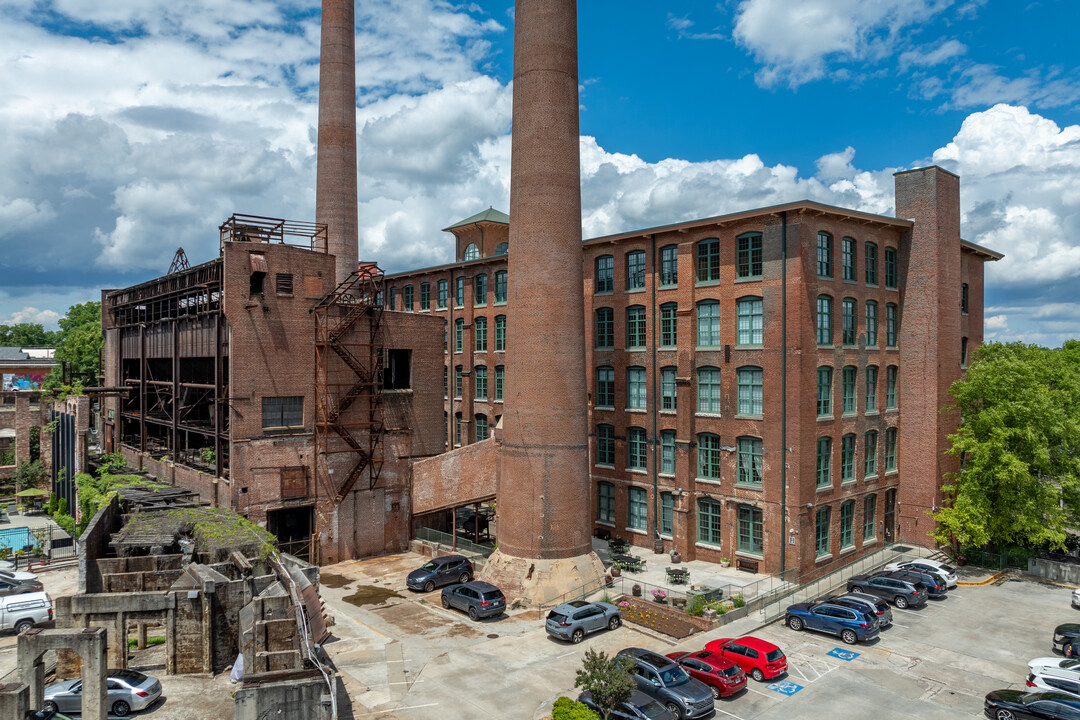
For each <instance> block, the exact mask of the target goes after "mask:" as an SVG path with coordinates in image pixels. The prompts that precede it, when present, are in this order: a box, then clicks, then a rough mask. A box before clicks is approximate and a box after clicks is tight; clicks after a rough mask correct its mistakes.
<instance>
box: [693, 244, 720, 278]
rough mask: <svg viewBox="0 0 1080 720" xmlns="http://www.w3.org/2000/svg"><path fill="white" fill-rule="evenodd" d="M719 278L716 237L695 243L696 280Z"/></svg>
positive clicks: (718, 246) (718, 255) (718, 249)
mask: <svg viewBox="0 0 1080 720" xmlns="http://www.w3.org/2000/svg"><path fill="white" fill-rule="evenodd" d="M719 279H720V241H719V240H717V239H716V238H710V239H708V240H702V241H701V242H699V243H698V244H697V280H698V282H709V281H710V280H719Z"/></svg>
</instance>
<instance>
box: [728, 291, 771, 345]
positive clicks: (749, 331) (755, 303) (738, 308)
mask: <svg viewBox="0 0 1080 720" xmlns="http://www.w3.org/2000/svg"><path fill="white" fill-rule="evenodd" d="M764 327H765V323H764V315H763V314H762V311H761V298H759V297H744V298H739V299H738V301H736V303H735V330H736V333H735V344H736V345H761V343H762V342H763V340H762V335H763V332H764Z"/></svg>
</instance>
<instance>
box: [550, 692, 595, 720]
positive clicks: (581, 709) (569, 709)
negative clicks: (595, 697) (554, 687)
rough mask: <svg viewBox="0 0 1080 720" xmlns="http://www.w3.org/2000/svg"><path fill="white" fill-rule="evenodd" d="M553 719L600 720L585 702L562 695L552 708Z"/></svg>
mask: <svg viewBox="0 0 1080 720" xmlns="http://www.w3.org/2000/svg"><path fill="white" fill-rule="evenodd" d="M551 720H600V716H599V715H597V714H596V713H594V712H593V711H592V710H590V709H589V708H588V707H587V706H586V705H585V704H584V703H579V702H575V701H573V700H571V699H570V698H568V697H561V698H559V699H557V700H556V701H555V704H554V705H553V706H552V708H551Z"/></svg>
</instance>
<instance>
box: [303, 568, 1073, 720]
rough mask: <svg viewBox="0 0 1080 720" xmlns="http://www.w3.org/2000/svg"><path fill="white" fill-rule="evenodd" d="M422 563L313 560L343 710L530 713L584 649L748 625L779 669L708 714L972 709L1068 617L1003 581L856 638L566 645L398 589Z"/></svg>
mask: <svg viewBox="0 0 1080 720" xmlns="http://www.w3.org/2000/svg"><path fill="white" fill-rule="evenodd" d="M419 564H421V558H420V557H419V556H417V555H408V554H406V555H398V556H391V557H388V558H376V559H372V560H368V561H358V562H353V563H344V564H342V565H339V566H334V567H330V568H324V573H325V574H328V576H329V577H328V579H329V580H330V582H329V583H327V584H326V585H325V586H324V588H323V596H324V599H325V600H326V602H327V608H328V611H329V612H331V613H332V614H334V615H335V618H336V621H337V622H336V625H335V626H334V627H333V628H332V630H333V632H334V635H335V637H336V638H337V639H335V640H333V641H331V642H330V643H328V644H327V650H328V651H329V652H330V654H331V656H332V657H333V658H334V660H335V662H336V663H337V665H338V667H339V669H340V670H341V671H342V673H343V676H344V678H345V681H346V687H347V689H348V690H349V693H350V698H351V699H350V704H351V708H349V711H350V712H351V713H352V715H353V716H354V717H357V718H402V719H405V718H438V720H457V719H458V718H461V719H462V720H465V719H466V718H468V719H470V720H475V719H476V718H499V719H505V718H522V719H524V720H531V719H533V718H541V717H544V716H545V715H546V714H547V709H548V708H550V703H551V702H552V701H553V700H554V699H555V698H556V697H558V696H559V695H569V696H571V697H576V695H577V691H576V690H574V688H573V684H574V673H575V671H576V670H577V669H578V668H579V667H580V666H581V658H582V655H583V653H584V651H585V649H587V648H595V649H599V650H605V651H607V652H608V653H609V654H614V653H615V652H617V651H618V650H620V649H622V648H624V647H629V646H639V647H646V648H650V649H653V650H657V651H660V652H662V653H665V654H666V653H668V652H672V651H674V650H679V649H686V650H694V649H699V648H701V647H702V646H703V645H704V644H705V642H707V641H708V640H712V639H715V638H719V637H730V636H732V635H742V634H746V633H747V632H749V631H751V630H753V634H755V635H757V636H759V637H762V638H764V639H766V640H769V641H771V642H775V643H776V644H777V645H779V646H780V647H781V648H783V649H784V651H785V652H786V653H787V655H788V659H789V672H788V675H787V676H786V677H785V678H782V679H781V680H780V681H779V682H776V683H756V682H754V681H753V680H751V681H750V682H749V683H748V689H747V690H746V691H745V692H742V693H739V694H738V695H736V696H734V697H732V698H728V699H724V700H721V701H719V702H718V703H717V705H716V708H717V710H716V718H737V719H739V720H751V719H757V718H761V719H765V720H770V719H777V720H779V719H780V718H785V719H786V718H791V717H799V718H832V717H837V716H843V717H855V718H866V717H874V718H876V719H885V718H910V717H920V718H931V719H936V718H942V719H944V718H958V717H981V715H982V700H983V696H984V695H985V694H986V692H988V691H990V690H994V689H998V688H1004V687H1010V686H1011V687H1023V684H1024V677H1025V675H1026V672H1027V667H1026V666H1027V661H1028V660H1029V659H1030V658H1033V657H1037V656H1044V655H1050V654H1052V653H1051V649H1050V638H1051V635H1052V633H1053V629H1054V627H1055V626H1056V625H1058V624H1060V623H1062V622H1068V621H1072V620H1075V619H1077V618H1078V611H1076V610H1073V609H1072V608H1071V607H1070V590H1069V589H1068V588H1064V587H1057V586H1051V585H1045V584H1041V583H1038V582H1034V581H1021V580H1016V579H1010V580H1006V581H1004V582H1001V583H1000V584H993V585H986V586H981V587H963V586H961V587H959V588H956V589H955V590H953V591H951V592H950V593H949V596H948V597H947V598H945V599H943V600H931V601H929V602H928V603H927V605H926V606H924V607H922V608H918V609H909V610H896V609H894V610H893V615H894V623H893V626H892V627H890V628H888V629H886V630H884V631H883V632H882V634H881V636H880V637H879V638H878V639H877V640H875V641H873V642H871V643H868V644H859V645H856V646H847V645H844V644H843V643H842V642H840V641H839V639H838V638H835V637H832V636H827V635H822V634H818V633H814V632H810V631H804V632H801V633H796V632H794V631H792V630H790V629H788V628H787V627H785V626H784V625H783V624H782V621H777V622H774V623H771V624H769V625H767V626H765V627H761V628H758V627H756V626H757V625H758V623H757V622H756V621H755V620H754V618H753V616H750V617H748V618H744V619H742V620H738V621H736V622H734V623H731V624H729V625H726V626H722V627H721V628H719V629H718V630H715V631H712V632H710V633H706V634H701V635H695V636H693V637H691V638H689V639H688V640H687V641H686V642H684V643H681V644H676V643H674V642H668V641H665V640H664V639H662V638H661V637H660V636H657V635H652V634H645V633H643V632H640V631H638V630H636V629H633V628H630V627H626V626H623V627H621V628H619V629H618V630H616V631H614V632H607V631H603V632H600V633H597V634H595V635H592V636H590V637H588V638H587V639H586V640H585V642H583V643H582V644H581V645H569V644H564V643H561V642H558V641H555V640H552V639H550V638H548V637H547V634H546V633H545V632H544V629H543V622H542V620H541V619H540V618H539V617H538V614H537V612H536V611H535V610H533V611H516V612H513V613H512V614H511V615H509V616H504V617H503V618H500V619H496V620H488V621H483V622H479V623H473V622H471V621H470V620H469V619H468V618H467V617H466V616H464V615H463V614H461V613H457V612H455V611H447V610H444V609H443V608H442V607H440V606H439V600H438V598H439V591H435V592H434V593H431V594H430V595H426V594H423V593H412V592H410V591H408V590H406V589H405V587H404V576H405V574H407V572H408V571H409V570H411V569H413V568H415V567H417V566H419ZM331 584H332V585H337V587H330V585H331ZM368 588H377V589H379V590H380V591H382V592H393V593H396V594H398V595H400V597H394V596H392V595H378V594H376V595H375V598H376V601H374V602H360V603H359V604H357V603H358V601H357V598H356V596H357V595H359V597H360V598H361V599H362V600H370V597H369V595H370V593H369V592H368ZM358 591H359V592H358ZM347 597H352V598H353V599H352V600H350V601H345V598H347Z"/></svg>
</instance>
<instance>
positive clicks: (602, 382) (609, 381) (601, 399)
mask: <svg viewBox="0 0 1080 720" xmlns="http://www.w3.org/2000/svg"><path fill="white" fill-rule="evenodd" d="M596 406H597V407H607V408H613V407H615V368H613V367H609V366H607V365H604V366H601V367H598V368H596Z"/></svg>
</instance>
